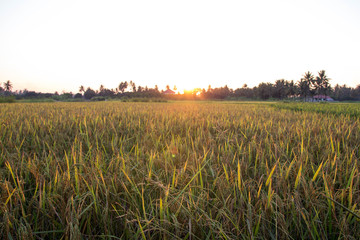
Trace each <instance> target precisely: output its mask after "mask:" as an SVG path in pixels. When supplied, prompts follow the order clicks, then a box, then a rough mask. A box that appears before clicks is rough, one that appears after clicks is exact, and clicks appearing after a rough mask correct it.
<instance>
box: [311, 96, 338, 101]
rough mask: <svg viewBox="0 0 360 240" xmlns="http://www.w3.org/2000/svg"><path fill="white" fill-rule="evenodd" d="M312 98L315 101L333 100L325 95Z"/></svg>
mask: <svg viewBox="0 0 360 240" xmlns="http://www.w3.org/2000/svg"><path fill="white" fill-rule="evenodd" d="M313 98H315V99H326V100H334V99H332V98H331V97H329V96H326V95H315V96H313Z"/></svg>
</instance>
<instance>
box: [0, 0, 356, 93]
mask: <svg viewBox="0 0 360 240" xmlns="http://www.w3.org/2000/svg"><path fill="white" fill-rule="evenodd" d="M359 23H360V1H358V0H342V1H340V0H339V1H334V0H325V1H320V0H311V1H310V0H302V1H295V0H292V1H290V0H283V1H280V0H272V1H268V0H263V1H261V0H254V1H240V0H237V1H231V0H222V1H213V0H206V1H199V0H190V1H188V0H181V1H175V0H164V1H158V0H152V1H149V0H145V1H140V0H132V1H125V0H123V1H120V0H118V1H106V0H104V1H90V0H86V1H76V0H71V1H67V0H62V1H48V0H45V1H36V0H33V1H26V0H23V1H20V0H0V82H5V81H7V80H10V81H11V82H12V83H13V86H14V90H16V89H17V90H20V89H25V88H26V89H28V90H33V91H42V92H55V91H59V92H61V91H72V92H78V90H79V87H80V86H81V85H83V86H85V87H91V88H93V89H99V86H100V85H101V84H103V85H104V86H105V87H106V88H116V87H117V86H118V85H119V83H120V82H121V81H130V80H132V81H134V82H135V83H136V84H139V85H142V86H145V85H147V86H149V87H154V86H155V85H158V86H159V88H160V89H163V88H165V86H166V85H167V84H169V85H170V87H173V86H174V85H176V86H177V88H178V90H183V89H192V88H195V87H200V88H207V87H208V85H211V86H212V87H220V86H224V85H225V84H227V85H228V86H229V87H231V88H238V87H241V86H242V85H243V84H247V85H248V86H249V87H253V86H256V85H258V84H259V83H260V82H272V83H273V82H275V80H277V79H287V80H294V81H298V80H299V79H300V78H301V77H302V75H303V74H304V73H305V72H306V71H311V72H313V73H314V74H317V72H318V71H320V70H323V69H324V70H326V73H327V76H328V77H329V78H331V80H330V83H331V84H332V86H334V85H335V84H341V85H342V84H347V85H348V86H352V87H355V86H356V85H358V84H360V24H359Z"/></svg>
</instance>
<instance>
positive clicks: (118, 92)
mask: <svg viewBox="0 0 360 240" xmlns="http://www.w3.org/2000/svg"><path fill="white" fill-rule="evenodd" d="M329 81H330V78H328V76H327V75H326V72H325V70H321V71H319V72H318V73H317V75H313V74H312V73H311V72H309V71H308V72H305V73H304V74H303V76H302V78H301V79H300V80H299V81H297V82H294V81H293V80H291V81H289V80H285V79H279V80H276V81H275V83H269V82H266V83H265V82H262V83H260V84H259V85H257V86H255V87H253V88H250V87H248V86H247V85H246V84H244V85H243V86H242V87H241V88H236V89H231V88H229V87H228V86H227V85H225V86H223V87H218V88H212V87H211V86H210V85H209V86H208V88H207V89H205V88H203V89H201V88H196V89H193V90H191V91H187V92H185V93H182V94H180V93H178V94H164V91H160V90H159V88H158V86H157V85H155V87H154V88H149V87H147V86H145V87H143V86H140V85H136V84H135V82H134V81H129V82H127V81H123V82H120V83H119V85H118V86H117V87H116V88H112V89H108V88H105V87H104V85H100V87H99V89H92V88H90V87H85V86H83V85H82V86H80V87H79V91H78V93H75V94H74V93H72V92H63V93H62V94H59V93H58V92H55V93H40V92H34V91H28V90H26V89H25V90H20V91H15V92H12V83H11V82H10V81H9V80H8V81H6V82H4V83H3V87H0V95H4V96H15V97H16V98H17V99H22V98H25V99H27V98H30V99H31V98H52V99H54V100H59V101H61V100H79V101H81V100H94V101H96V100H99V101H101V100H105V99H115V98H166V99H178V100H182V99H228V100H241V99H244V100H246V99H248V100H251V99H259V100H267V99H275V100H276V99H278V100H283V99H298V100H304V101H307V100H310V99H312V98H313V97H314V96H316V95H321V96H330V97H332V98H333V99H334V100H338V101H344V100H349V101H351V100H357V101H358V100H360V84H359V85H357V86H356V87H355V88H352V87H348V86H346V85H345V84H344V85H342V86H340V85H336V86H335V87H331V84H330V83H329ZM166 89H170V86H169V85H167V86H166ZM173 89H174V90H176V86H174V88H173Z"/></svg>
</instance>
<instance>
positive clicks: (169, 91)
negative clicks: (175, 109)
mask: <svg viewBox="0 0 360 240" xmlns="http://www.w3.org/2000/svg"><path fill="white" fill-rule="evenodd" d="M163 94H175V92H174V91H173V90H171V89H166V91H164V92H163Z"/></svg>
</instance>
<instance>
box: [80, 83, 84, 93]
mask: <svg viewBox="0 0 360 240" xmlns="http://www.w3.org/2000/svg"><path fill="white" fill-rule="evenodd" d="M79 92H80V93H82V92H85V88H84V86H83V85H81V86H80V88H79Z"/></svg>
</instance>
